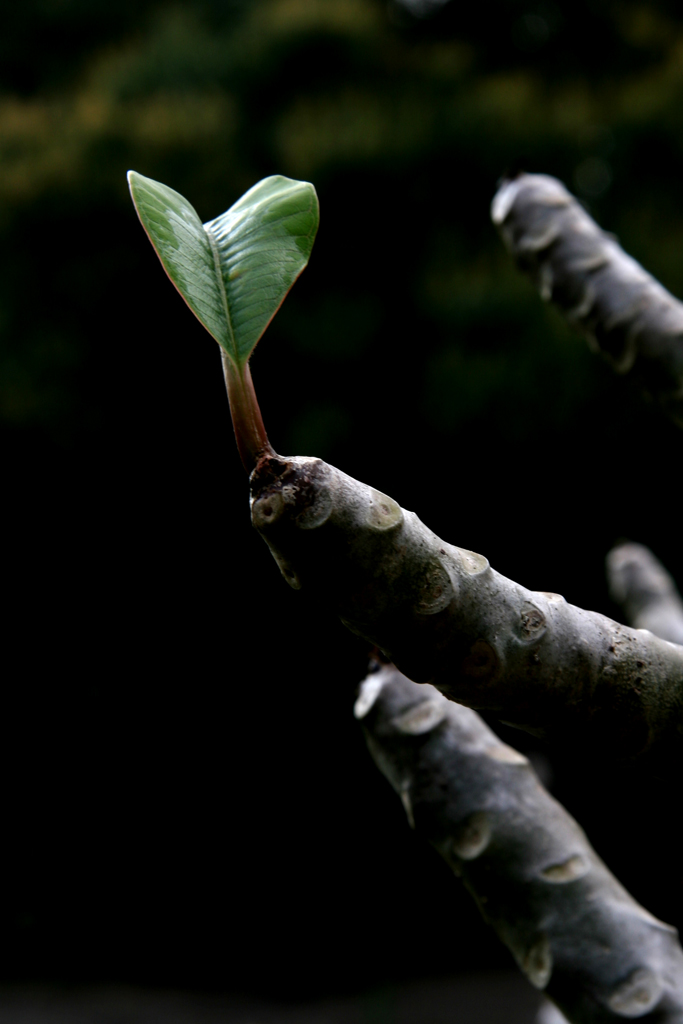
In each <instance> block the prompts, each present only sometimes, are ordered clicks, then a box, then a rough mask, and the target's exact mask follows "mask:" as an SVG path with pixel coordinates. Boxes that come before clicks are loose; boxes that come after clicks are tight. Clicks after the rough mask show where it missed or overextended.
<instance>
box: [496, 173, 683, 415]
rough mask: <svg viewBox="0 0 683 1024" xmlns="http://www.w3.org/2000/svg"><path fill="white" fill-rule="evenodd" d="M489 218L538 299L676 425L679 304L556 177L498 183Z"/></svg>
mask: <svg viewBox="0 0 683 1024" xmlns="http://www.w3.org/2000/svg"><path fill="white" fill-rule="evenodd" d="M491 217H492V219H493V222H494V224H495V225H496V226H497V227H498V229H499V230H500V233H501V235H502V237H503V239H504V241H505V243H506V245H507V247H508V249H509V250H510V252H511V253H512V254H513V256H514V257H515V260H516V262H517V264H518V266H519V267H520V268H521V269H522V270H524V271H526V272H527V273H529V274H530V275H531V277H532V278H533V280H534V281H535V283H536V285H537V287H538V289H539V291H540V293H541V296H542V297H543V298H544V299H546V300H552V301H553V302H554V303H556V304H557V305H558V306H559V307H560V309H561V310H562V311H563V313H564V314H565V316H566V317H567V319H568V320H569V321H570V322H571V323H572V324H575V325H576V326H577V327H579V328H580V329H581V330H582V331H583V332H584V334H585V335H586V336H587V337H588V340H589V343H590V344H591V346H592V347H593V348H594V349H595V350H596V351H600V352H601V353H602V354H603V356H604V357H605V358H606V359H607V360H608V361H609V362H610V363H611V364H612V366H613V367H614V369H615V370H616V371H617V372H618V373H628V374H631V375H632V376H633V377H634V378H637V379H638V380H639V382H640V384H641V385H642V386H643V387H644V388H645V390H646V391H648V392H649V393H650V394H651V395H652V396H653V397H654V398H656V399H657V400H658V401H659V403H660V404H661V405H662V406H663V408H664V409H665V411H666V412H667V413H668V414H669V415H670V416H671V417H672V418H673V419H674V421H675V422H676V423H678V425H679V426H683V304H681V303H680V302H679V301H678V299H676V298H674V296H673V295H671V294H670V293H669V292H668V291H667V290H666V289H665V288H663V287H662V285H661V284H659V282H658V281H656V280H655V279H654V278H653V277H652V276H651V275H650V274H648V273H647V272H646V271H645V270H643V268H642V267H641V266H640V264H639V263H636V261H635V260H634V259H632V258H631V257H630V256H628V255H627V254H626V253H625V252H624V250H623V249H622V248H621V247H620V246H619V245H618V244H617V242H616V241H615V240H614V238H613V237H612V236H610V235H608V234H606V233H605V232H604V231H602V230H601V229H600V228H599V227H598V225H597V224H596V223H595V221H594V220H593V219H592V217H590V216H589V215H588V214H587V213H586V211H585V210H584V208H583V207H582V206H581V205H580V203H579V202H578V201H577V200H576V199H575V198H574V197H573V196H572V195H571V194H570V193H569V192H568V191H567V189H566V188H565V187H564V185H563V184H562V182H561V181H558V180H557V178H551V177H549V176H548V175H546V174H520V175H518V176H517V177H515V178H513V179H512V180H507V181H505V182H504V183H503V184H502V185H501V187H500V188H499V190H498V192H497V193H496V195H495V197H494V199H493V203H492V205H491Z"/></svg>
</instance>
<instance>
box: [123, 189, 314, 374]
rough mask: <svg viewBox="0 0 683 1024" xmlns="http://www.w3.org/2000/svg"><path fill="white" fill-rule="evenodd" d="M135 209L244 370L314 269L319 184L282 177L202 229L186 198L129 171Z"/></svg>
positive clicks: (191, 301) (169, 269)
mask: <svg viewBox="0 0 683 1024" xmlns="http://www.w3.org/2000/svg"><path fill="white" fill-rule="evenodd" d="M128 183H129V185H130V192H131V196H132V197H133V203H134V204H135V209H136V210H137V212H138V216H139V217H140V220H141V222H142V226H143V227H144V229H145V231H146V232H147V235H148V237H149V240H150V242H151V243H152V245H153V246H154V248H155V250H156V253H157V255H158V257H159V259H160V260H161V262H162V264H163V267H164V270H165V271H166V273H167V274H168V276H169V277H170V279H171V281H172V282H173V284H174V285H175V286H176V288H177V289H178V291H179V292H180V294H181V295H182V297H183V298H184V299H185V301H186V302H187V304H188V306H189V307H190V309H191V310H192V312H193V313H194V314H195V316H197V317H198V319H199V320H200V321H201V322H202V323H203V324H204V326H205V327H206V329H207V331H208V332H209V333H210V334H211V335H212V336H213V337H214V338H215V339H216V341H217V342H218V344H219V345H220V346H221V347H222V348H223V349H224V350H225V352H226V353H227V355H228V356H229V357H230V359H231V361H232V362H233V363H234V364H235V366H237V367H240V368H241V367H243V366H244V365H245V363H246V362H247V360H248V359H249V356H250V355H251V353H252V352H253V350H254V347H255V345H256V343H257V342H258V340H259V338H260V337H261V335H262V334H263V332H264V331H265V329H266V327H267V326H268V324H269V323H270V321H271V320H272V319H273V316H274V315H275V313H276V312H277V310H278V309H279V307H280V305H281V304H282V301H283V299H284V298H285V296H286V294H287V292H288V291H289V289H290V288H291V287H292V285H293V284H294V282H295V281H296V279H297V277H298V276H299V274H300V273H301V271H302V270H303V269H304V267H305V266H306V264H307V263H308V258H309V256H310V254H311V249H312V248H313V242H314V240H315V234H316V231H317V230H318V197H317V195H316V192H315V189H314V187H313V185H311V184H309V182H306V181H293V180H292V179H291V178H283V177H281V176H280V175H274V176H273V177H271V178H264V179H263V181H259V182H258V184H256V185H254V186H253V188H250V189H249V191H248V192H246V193H245V194H244V195H243V196H242V198H241V199H239V200H238V201H237V202H236V203H235V205H234V206H231V207H230V209H229V210H227V212H226V213H223V214H221V216H220V217H216V219H215V220H211V221H208V222H207V223H206V224H202V222H201V221H200V219H199V217H198V216H197V212H196V210H195V209H194V207H192V206H190V204H189V203H188V201H187V199H184V198H183V196H181V195H180V194H179V193H178V192H174V191H173V189H172V188H169V187H168V186H167V185H162V184H161V183H160V182H158V181H153V180H152V179H151V178H145V177H144V176H143V175H142V174H137V173H136V172H135V171H129V172H128Z"/></svg>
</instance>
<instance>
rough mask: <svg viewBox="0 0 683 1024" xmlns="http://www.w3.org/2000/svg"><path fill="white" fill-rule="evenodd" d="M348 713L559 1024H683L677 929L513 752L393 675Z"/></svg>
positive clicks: (390, 671) (458, 710)
mask: <svg viewBox="0 0 683 1024" xmlns="http://www.w3.org/2000/svg"><path fill="white" fill-rule="evenodd" d="M355 714H356V717H357V718H359V719H362V720H363V726H364V729H365V733H366V737H367V741H368V746H369V748H370V752H371V754H372V756H373V758H374V760H375V762H376V763H377V765H378V767H379V768H380V770H381V771H382V772H383V773H384V775H385V776H386V777H387V778H388V780H389V781H390V783H391V785H392V786H393V787H394V789H395V790H396V792H397V793H398V794H399V795H400V797H401V800H402V801H403V805H404V807H405V809H406V813H407V815H408V820H409V822H410V823H411V825H412V826H413V827H414V828H415V829H416V830H417V832H418V833H421V834H422V835H424V836H425V837H426V838H427V839H429V840H430V842H431V843H432V844H433V845H434V846H435V847H436V848H437V850H438V851H439V852H440V853H441V854H442V856H443V857H444V858H445V860H446V861H447V862H448V864H450V866H451V867H452V868H453V870H454V871H455V873H456V874H457V875H460V876H461V877H462V880H463V882H464V883H465V885H466V886H467V888H468V890H469V891H470V892H471V893H472V895H473V896H474V898H475V900H476V902H477V905H478V906H479V909H480V910H481V912H482V915H483V917H484V920H485V921H487V922H488V923H489V924H491V925H492V926H493V927H494V928H495V930H496V932H497V933H498V936H499V937H500V938H501V939H502V941H503V942H504V943H505V945H506V946H507V947H508V948H509V949H510V951H511V952H512V955H513V956H514V957H515V959H516V961H517V963H518V964H519V966H520V968H521V969H522V971H523V972H524V973H525V974H526V976H527V977H528V979H529V980H530V981H531V983H532V984H533V985H535V986H536V987H537V988H539V989H545V990H546V991H547V994H548V995H549V996H550V997H551V998H552V999H553V1000H554V1001H555V1002H556V1003H557V1005H558V1006H559V1007H560V1009H561V1010H562V1012H563V1013H564V1014H565V1015H566V1017H567V1018H568V1020H569V1021H571V1022H574V1024H600V1022H607V1021H614V1020H621V1019H624V1018H634V1017H637V1018H639V1019H641V1020H647V1021H653V1022H654V1021H657V1022H658V1024H681V1022H683V951H681V948H680V945H679V943H678V937H677V932H676V929H675V928H672V927H670V926H669V925H666V924H662V922H660V921H658V920H657V919H656V918H654V917H653V916H652V915H651V914H649V913H648V912H647V911H646V910H644V909H643V907H641V906H640V905H639V904H638V903H636V902H635V900H634V899H633V898H632V897H631V896H630V895H629V894H628V893H627V892H626V890H625V889H624V888H623V887H622V886H621V885H620V884H619V882H618V881H617V880H616V879H615V878H614V876H613V875H612V874H610V872H609V871H608V869H607V867H606V866H605V865H604V864H603V862H602V861H601V860H600V858H599V857H598V856H597V855H596V853H595V852H594V850H593V849H592V848H591V846H590V844H589V843H588V840H587V839H586V836H585V835H584V833H583V832H582V830H581V829H580V828H579V826H578V825H577V823H576V822H575V821H574V820H573V818H571V817H570V816H569V814H567V812H566V811H565V810H564V808H562V807H561V806H560V804H558V803H557V801H556V800H554V799H553V798H552V797H551V796H550V795H549V794H548V793H547V792H546V791H545V790H544V789H543V787H542V786H541V784H540V783H539V781H538V779H537V778H536V776H535V775H534V772H533V771H532V769H531V767H530V765H529V763H528V761H527V759H526V758H525V757H524V756H523V755H522V754H519V753H518V752H517V751H515V750H513V749H512V748H511V747H508V746H507V745H505V744H503V743H501V741H500V740H499V739H498V738H497V736H496V735H495V734H494V733H493V732H492V731H491V730H490V729H489V728H488V726H486V725H485V724H484V722H482V720H481V719H480V718H479V716H478V715H477V714H476V713H475V712H474V711H471V710H469V709H468V708H465V707H462V706H460V705H458V704H454V703H453V702H452V701H448V700H446V699H445V698H444V697H443V696H442V695H441V694H439V693H438V691H437V690H435V689H434V688H433V687H431V686H420V685H417V684H415V683H412V682H410V681H409V680H408V679H406V677H405V676H403V675H401V673H400V672H398V671H397V670H396V669H395V668H394V667H393V666H386V667H383V668H382V669H381V670H380V671H379V672H376V673H374V674H372V675H370V676H368V678H367V679H366V680H365V682H364V683H363V684H362V687H361V691H360V696H359V697H358V700H357V701H356V706H355Z"/></svg>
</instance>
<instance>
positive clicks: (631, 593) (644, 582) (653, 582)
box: [607, 543, 683, 644]
mask: <svg viewBox="0 0 683 1024" xmlns="http://www.w3.org/2000/svg"><path fill="white" fill-rule="evenodd" d="M607 579H608V582H609V588H610V594H611V596H612V599H613V600H614V601H615V602H616V603H617V604H620V605H621V606H622V608H623V609H624V613H625V615H626V619H627V621H628V622H629V623H630V624H631V625H632V626H635V627H636V629H649V630H650V631H651V632H652V633H654V634H655V635H656V636H660V637H662V639H663V640H670V641H671V642H672V643H675V644H683V601H682V600H681V597H680V595H679V593H678V591H677V590H676V584H675V583H674V581H673V578H672V577H671V576H670V575H669V573H668V572H667V571H666V569H665V568H664V566H663V565H662V563H661V562H660V561H659V559H657V558H655V556H654V555H653V554H652V552H651V551H650V549H649V548H646V547H645V546H644V545H643V544H632V543H625V544H618V545H617V546H616V547H614V548H612V550H611V551H610V553H609V554H608V555H607Z"/></svg>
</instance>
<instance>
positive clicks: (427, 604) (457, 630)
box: [251, 457, 683, 770]
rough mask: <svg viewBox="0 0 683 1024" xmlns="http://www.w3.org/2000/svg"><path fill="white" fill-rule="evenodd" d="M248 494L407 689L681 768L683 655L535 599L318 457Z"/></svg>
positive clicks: (295, 574)
mask: <svg viewBox="0 0 683 1024" xmlns="http://www.w3.org/2000/svg"><path fill="white" fill-rule="evenodd" d="M251 487H252V498H251V509H252V522H253V524H254V526H255V527H256V528H257V529H258V530H259V532H260V533H261V535H262V537H263V538H264V540H265V541H266V542H267V544H268V545H269V546H270V548H271V551H272V553H273V555H274V556H275V558H276V560H277V562H278V564H279V566H280V569H281V571H282V573H283V575H284V577H285V579H286V580H287V581H288V582H289V584H290V585H291V586H293V587H294V588H298V587H300V586H304V587H306V588H308V589H309V591H310V592H311V593H312V594H314V595H315V597H316V599H317V600H320V601H322V602H324V603H326V604H327V605H328V607H330V608H331V609H333V610H335V611H336V612H337V613H338V614H339V615H340V616H341V618H342V621H344V622H345V623H346V625H347V626H349V628H350V629H352V630H353V631H354V632H356V633H358V634H359V635H361V636H363V637H365V638H366V639H367V640H369V641H370V642H371V643H372V644H375V645H377V647H379V648H380V650H382V651H383V652H384V654H385V655H386V657H387V659H388V660H390V661H393V662H394V663H395V664H397V665H398V667H399V668H400V669H401V671H402V672H404V673H405V674H406V675H407V676H409V677H410V678H411V679H414V680H415V681H417V682H430V683H432V684H433V685H434V686H436V687H437V688H438V689H439V690H441V692H442V693H444V694H445V695H446V696H448V697H450V698H451V699H452V700H456V701H458V702H459V703H461V704H466V705H468V706H469V707H473V708H480V709H487V710H489V711H491V712H493V713H495V715H496V716H497V717H498V718H499V719H500V720H502V721H504V722H507V723H510V724H512V725H515V726H518V727H519V728H523V729H526V730H527V731H529V732H532V733H534V734H535V735H539V736H540V735H545V736H547V737H549V738H557V739H560V740H564V741H566V742H570V743H575V742H576V741H577V739H579V738H580V739H581V741H582V743H583V744H584V746H589V747H590V746H592V747H593V748H594V750H595V751H597V752H598V753H600V754H601V755H602V756H607V757H624V758H633V757H640V756H642V757H643V758H644V759H646V760H647V759H649V760H650V762H651V763H654V765H655V766H656V767H657V768H658V769H659V770H669V769H671V768H674V770H678V769H679V768H680V760H681V733H682V732H683V647H680V646H678V645H676V644H672V643H668V642H667V641H666V640H661V639H659V638H658V637H655V636H653V635H652V633H649V632H647V631H645V630H635V629H632V628H629V627H628V626H623V625H620V624H619V623H616V622H613V621H612V620H610V619H608V618H606V617H605V616H604V615H600V614H598V613H596V612H588V611H584V610H583V609H581V608H576V607H574V606H573V605H570V604H568V603H567V602H566V601H565V600H564V598H562V597H560V596H559V595H557V594H550V593H537V592H533V591H529V590H526V589H525V588H524V587H522V586H520V585H519V584H517V583H514V582H512V581H511V580H508V579H506V578H505V577H504V576H501V575H500V574H499V573H497V572H495V571H494V570H493V569H491V567H490V566H489V563H488V561H487V560H486V558H484V557H483V556H482V555H478V554H476V553H474V552H471V551H466V550H464V549H462V548H458V547H455V546H453V545H451V544H448V543H446V542H445V541H442V540H440V539H439V538H438V537H437V536H436V535H435V534H434V533H432V532H431V530H429V529H427V527H426V526H424V525H423V524H422V523H421V522H420V520H419V519H418V518H417V516H416V515H414V513H412V512H408V511H404V510H403V509H401V508H400V506H399V505H398V504H397V503H396V502H395V501H394V500H393V499H392V498H389V497H387V496H386V495H383V494H381V493H379V492H378V491H375V490H374V489H373V488H371V487H368V486H367V485H366V484H362V483H359V482H358V481H357V480H353V479H352V478H351V477H349V476H346V474H344V473H342V472H340V471H339V470H337V469H335V468H334V467H333V466H329V465H327V464H326V463H324V462H322V461H320V460H319V459H306V458H292V459H282V458H279V457H272V458H264V459H263V460H262V461H261V463H260V464H259V466H258V467H257V469H256V470H255V471H254V473H253V474H252V477H251Z"/></svg>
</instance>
